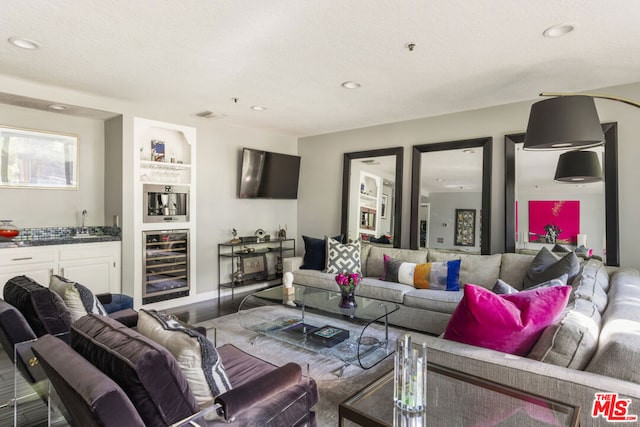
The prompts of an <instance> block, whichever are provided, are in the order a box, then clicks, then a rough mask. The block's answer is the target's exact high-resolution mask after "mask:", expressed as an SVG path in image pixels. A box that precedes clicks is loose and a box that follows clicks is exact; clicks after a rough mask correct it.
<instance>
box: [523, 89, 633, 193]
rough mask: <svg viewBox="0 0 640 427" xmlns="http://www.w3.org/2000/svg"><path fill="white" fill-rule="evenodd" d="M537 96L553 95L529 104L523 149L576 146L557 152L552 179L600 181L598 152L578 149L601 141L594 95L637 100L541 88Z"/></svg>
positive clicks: (626, 102) (603, 96)
mask: <svg viewBox="0 0 640 427" xmlns="http://www.w3.org/2000/svg"><path fill="white" fill-rule="evenodd" d="M540 96H551V97H553V98H549V99H545V100H542V101H539V102H536V103H535V104H533V105H532V106H531V113H530V115H529V124H528V125H527V132H526V134H525V139H524V149H525V150H562V149H568V148H578V151H569V152H567V153H564V154H562V155H560V158H559V159H558V166H557V168H556V175H555V177H554V180H555V181H556V182H565V183H576V182H583V183H589V182H598V181H602V168H601V167H600V162H599V160H598V155H597V154H596V153H595V152H593V151H582V150H580V149H583V148H588V147H595V146H598V145H601V144H603V143H604V133H603V132H602V127H601V126H600V119H599V117H598V112H597V110H596V105H595V102H594V101H593V100H594V98H601V99H608V100H611V101H618V102H622V103H625V104H628V105H632V106H634V107H638V108H640V103H638V102H636V101H634V100H631V99H627V98H621V97H617V96H612V95H601V94H594V93H564V92H542V93H541V94H540Z"/></svg>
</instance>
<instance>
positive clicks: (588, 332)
mask: <svg viewBox="0 0 640 427" xmlns="http://www.w3.org/2000/svg"><path fill="white" fill-rule="evenodd" d="M601 320H602V319H601V317H600V313H599V312H598V309H597V307H596V306H595V305H594V304H593V303H592V302H591V301H587V300H582V299H577V300H575V301H574V302H573V303H571V304H569V306H568V307H567V308H566V309H565V310H564V311H563V313H562V314H561V315H560V317H559V318H558V320H556V321H555V322H554V323H553V324H551V325H549V326H548V327H547V328H546V329H545V330H544V332H543V333H542V335H541V336H540V338H539V339H538V341H537V342H536V344H535V345H534V346H533V348H532V349H531V352H530V353H529V354H528V355H527V357H528V358H530V359H535V360H539V361H541V362H546V363H551V364H553V365H558V366H563V367H565V368H571V369H579V370H583V369H584V368H585V366H587V364H588V363H589V360H591V357H592V356H593V354H594V353H595V351H596V349H597V348H598V337H599V336H600V324H601Z"/></svg>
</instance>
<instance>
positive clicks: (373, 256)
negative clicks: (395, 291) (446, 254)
mask: <svg viewBox="0 0 640 427" xmlns="http://www.w3.org/2000/svg"><path fill="white" fill-rule="evenodd" d="M385 255H387V256H388V257H389V258H393V259H397V260H400V261H407V262H414V263H416V264H420V263H423V262H427V251H420V250H412V249H398V248H381V247H378V246H372V247H371V249H370V250H369V255H368V256H367V258H366V260H367V262H366V265H367V269H366V272H367V274H366V276H368V277H375V278H380V277H382V276H383V274H384V256H385Z"/></svg>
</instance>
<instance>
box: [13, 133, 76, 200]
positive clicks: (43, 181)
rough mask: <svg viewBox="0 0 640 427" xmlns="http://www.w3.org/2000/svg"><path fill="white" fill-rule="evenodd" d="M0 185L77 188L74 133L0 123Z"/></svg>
mask: <svg viewBox="0 0 640 427" xmlns="http://www.w3.org/2000/svg"><path fill="white" fill-rule="evenodd" d="M0 186H1V187H9V188H18V187H19V188H50V189H66V190H77V189H78V137H77V136H76V135H70V134H62V133H53V132H44V131H38V130H30V129H20V128H11V127H6V126H2V127H0Z"/></svg>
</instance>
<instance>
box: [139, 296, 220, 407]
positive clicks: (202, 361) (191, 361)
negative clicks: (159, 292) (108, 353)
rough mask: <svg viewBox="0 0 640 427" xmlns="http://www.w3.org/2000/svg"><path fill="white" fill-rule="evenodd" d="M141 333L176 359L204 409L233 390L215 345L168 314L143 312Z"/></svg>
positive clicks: (140, 321) (141, 315)
mask: <svg viewBox="0 0 640 427" xmlns="http://www.w3.org/2000/svg"><path fill="white" fill-rule="evenodd" d="M137 328H138V332H140V333H141V334H142V335H144V336H146V337H147V338H149V339H151V340H153V341H155V342H157V343H158V344H160V345H162V346H164V347H165V348H166V349H167V350H169V352H170V353H171V354H172V355H173V356H174V357H175V358H176V360H177V361H178V365H179V366H180V369H181V371H182V373H183V374H184V376H185V378H186V379H187V382H188V383H189V388H190V389H191V391H192V392H193V395H194V396H195V398H196V401H197V402H198V405H200V409H204V408H205V407H207V406H208V405H210V404H211V403H212V402H213V400H214V399H215V398H216V397H217V396H219V395H221V394H222V393H224V392H226V391H229V390H231V388H232V387H231V382H230V381H229V378H228V377H227V374H226V372H225V370H224V366H223V365H222V360H221V359H220V356H219V355H218V351H217V350H216V348H215V347H214V346H213V343H212V342H211V341H209V340H208V339H207V338H206V337H204V336H202V335H201V334H200V333H198V332H197V331H195V330H193V329H189V328H186V327H185V326H183V325H181V324H180V323H178V322H177V321H176V320H174V319H172V318H171V317H170V316H169V315H167V314H162V313H158V312H157V311H154V310H144V309H141V310H140V312H139V319H138V326H137Z"/></svg>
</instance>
